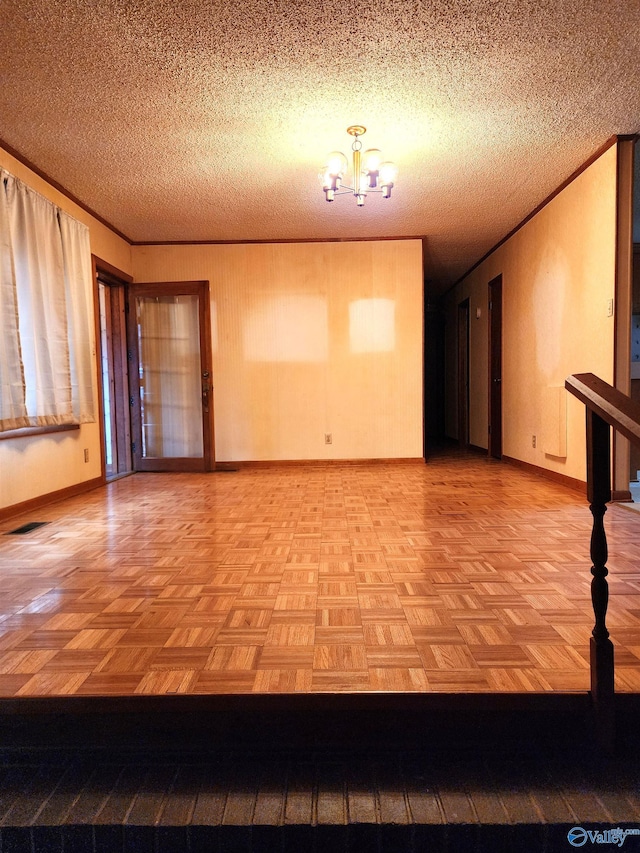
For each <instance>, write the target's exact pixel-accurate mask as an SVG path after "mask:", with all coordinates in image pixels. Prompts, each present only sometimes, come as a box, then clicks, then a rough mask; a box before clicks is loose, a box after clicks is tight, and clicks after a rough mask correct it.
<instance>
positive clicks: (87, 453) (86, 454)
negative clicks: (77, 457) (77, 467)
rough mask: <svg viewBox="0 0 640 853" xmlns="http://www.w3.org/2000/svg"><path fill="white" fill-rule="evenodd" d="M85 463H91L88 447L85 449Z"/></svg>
mask: <svg viewBox="0 0 640 853" xmlns="http://www.w3.org/2000/svg"><path fill="white" fill-rule="evenodd" d="M84 461H85V462H88V461H89V448H88V447H85V449H84Z"/></svg>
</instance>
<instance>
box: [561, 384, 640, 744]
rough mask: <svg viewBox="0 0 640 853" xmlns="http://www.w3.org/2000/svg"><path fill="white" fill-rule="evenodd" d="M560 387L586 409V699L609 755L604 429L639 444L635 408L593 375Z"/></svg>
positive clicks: (607, 443)
mask: <svg viewBox="0 0 640 853" xmlns="http://www.w3.org/2000/svg"><path fill="white" fill-rule="evenodd" d="M565 388H566V389H567V391H569V392H570V393H571V394H573V395H574V396H575V397H577V398H578V399H579V400H581V401H582V402H583V403H584V404H585V406H586V416H587V500H588V501H589V509H590V510H591V514H592V516H593V527H592V531H591V551H590V556H591V560H592V562H593V565H592V566H591V574H592V575H593V579H592V581H591V602H592V605H593V612H594V615H595V625H594V628H593V631H592V634H591V640H590V664H591V698H592V701H593V707H594V712H595V723H596V735H597V738H598V741H599V744H600V747H601V748H602V749H604V750H606V751H607V752H611V751H613V749H614V743H615V689H614V663H613V643H612V642H611V639H610V638H609V631H608V630H607V624H606V617H607V607H608V604H609V584H608V583H607V575H608V573H609V571H608V569H607V557H608V549H607V537H606V533H605V529H604V514H605V512H606V511H607V506H606V504H607V503H608V502H609V501H610V500H611V429H610V428H611V427H613V429H615V430H617V431H618V432H619V433H620V434H621V435H623V436H625V438H628V439H629V441H631V442H632V443H633V444H637V445H640V404H638V403H636V402H634V401H633V400H631V398H630V397H627V396H626V395H625V394H623V393H622V392H621V391H618V390H617V389H616V388H613V387H612V386H611V385H608V384H607V383H606V382H604V381H603V380H602V379H599V378H598V377H597V376H594V374H593V373H578V374H576V375H574V376H569V378H568V379H567V380H566V381H565Z"/></svg>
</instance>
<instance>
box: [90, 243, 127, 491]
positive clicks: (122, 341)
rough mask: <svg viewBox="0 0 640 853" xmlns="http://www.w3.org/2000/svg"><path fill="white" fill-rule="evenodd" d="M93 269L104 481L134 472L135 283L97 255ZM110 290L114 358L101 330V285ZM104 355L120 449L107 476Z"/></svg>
mask: <svg viewBox="0 0 640 853" xmlns="http://www.w3.org/2000/svg"><path fill="white" fill-rule="evenodd" d="M91 266H92V272H93V285H94V306H95V310H94V314H95V337H96V362H97V371H98V412H99V418H98V420H99V428H100V448H101V479H102V480H103V482H107V480H112V479H115V478H117V477H120V476H126V475H127V474H131V473H133V464H132V461H131V418H130V406H129V401H130V397H129V365H128V360H127V331H126V319H125V315H126V291H127V287H128V285H129V284H130V283H131V282H132V281H133V278H132V276H130V275H128V274H127V273H125V272H123V271H122V270H120V269H118V268H117V267H114V266H112V265H111V264H109V263H107V261H103V260H102V259H101V258H99V257H98V256H97V255H93V254H92V255H91ZM101 283H102V284H104V285H105V286H106V287H108V288H109V294H108V295H109V302H110V306H111V316H110V317H108V318H107V335H108V336H109V342H110V345H111V347H112V350H111V353H112V356H113V357H112V358H110V357H109V353H104V352H103V346H102V329H101V316H100V284H101ZM114 309H115V310H116V312H117V315H118V318H119V321H118V322H117V324H116V326H114V325H113V322H112V321H113V310H114ZM105 355H106V356H107V361H108V363H109V366H110V368H112V370H113V375H111V370H110V376H109V378H110V380H113V386H114V395H113V396H114V401H115V403H116V414H115V417H114V420H113V424H114V426H115V438H114V441H115V444H116V446H117V451H116V452H117V457H118V463H117V470H116V471H115V472H113V473H111V474H107V446H106V430H105V421H104V419H105V402H104V391H103V367H102V365H103V361H104V357H105Z"/></svg>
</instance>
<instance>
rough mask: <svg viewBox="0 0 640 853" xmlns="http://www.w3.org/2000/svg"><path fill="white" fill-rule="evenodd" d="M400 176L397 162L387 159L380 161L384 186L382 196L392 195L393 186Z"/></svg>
mask: <svg viewBox="0 0 640 853" xmlns="http://www.w3.org/2000/svg"><path fill="white" fill-rule="evenodd" d="M397 176H398V168H397V166H396V165H395V163H392V162H391V161H389V160H387V161H386V162H385V163H380V186H381V187H382V197H383V198H389V197H390V196H391V188H392V187H393V185H394V183H395V180H396V178H397Z"/></svg>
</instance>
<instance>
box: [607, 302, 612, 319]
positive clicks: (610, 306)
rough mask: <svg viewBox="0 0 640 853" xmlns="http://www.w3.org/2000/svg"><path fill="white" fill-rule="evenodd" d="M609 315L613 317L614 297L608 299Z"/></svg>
mask: <svg viewBox="0 0 640 853" xmlns="http://www.w3.org/2000/svg"><path fill="white" fill-rule="evenodd" d="M607 317H613V299H608V300H607Z"/></svg>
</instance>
